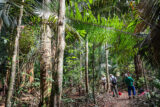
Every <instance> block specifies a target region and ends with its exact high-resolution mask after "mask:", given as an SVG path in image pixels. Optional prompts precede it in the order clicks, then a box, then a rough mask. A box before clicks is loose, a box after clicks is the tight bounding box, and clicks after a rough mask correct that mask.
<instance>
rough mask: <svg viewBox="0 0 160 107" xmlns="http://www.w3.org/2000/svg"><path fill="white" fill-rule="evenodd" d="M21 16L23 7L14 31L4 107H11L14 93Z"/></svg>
mask: <svg viewBox="0 0 160 107" xmlns="http://www.w3.org/2000/svg"><path fill="white" fill-rule="evenodd" d="M22 2H24V0H22ZM22 16H23V5H21V6H20V14H19V19H18V25H17V29H16V30H17V34H16V38H15V45H14V53H13V57H12V71H11V76H10V83H9V90H8V95H7V99H6V107H11V99H12V95H13V91H14V84H15V78H16V59H17V52H18V44H19V37H20V32H21V22H22Z"/></svg>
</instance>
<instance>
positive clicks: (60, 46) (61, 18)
mask: <svg viewBox="0 0 160 107" xmlns="http://www.w3.org/2000/svg"><path fill="white" fill-rule="evenodd" d="M57 36H58V39H57V51H56V59H57V61H56V64H55V67H56V70H57V71H55V73H54V77H55V79H57V80H55V85H54V87H53V86H52V88H55V89H53V90H54V91H55V93H54V96H53V98H54V99H53V102H54V104H53V105H50V106H51V107H60V106H61V96H62V82H63V58H64V49H65V0H59V14H58V35H57Z"/></svg>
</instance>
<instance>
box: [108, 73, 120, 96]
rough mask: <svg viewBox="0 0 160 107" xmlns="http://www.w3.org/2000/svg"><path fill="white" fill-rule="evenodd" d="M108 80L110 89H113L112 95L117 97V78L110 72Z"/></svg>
mask: <svg viewBox="0 0 160 107" xmlns="http://www.w3.org/2000/svg"><path fill="white" fill-rule="evenodd" d="M110 82H111V89H112V91H113V97H115V96H117V97H119V93H118V88H117V78H116V77H115V76H113V75H112V74H110Z"/></svg>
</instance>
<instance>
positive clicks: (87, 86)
mask: <svg viewBox="0 0 160 107" xmlns="http://www.w3.org/2000/svg"><path fill="white" fill-rule="evenodd" d="M85 57H86V58H85V85H86V93H87V94H88V93H89V83H88V38H87V37H86V43H85Z"/></svg>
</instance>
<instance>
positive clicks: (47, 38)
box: [40, 0, 52, 106]
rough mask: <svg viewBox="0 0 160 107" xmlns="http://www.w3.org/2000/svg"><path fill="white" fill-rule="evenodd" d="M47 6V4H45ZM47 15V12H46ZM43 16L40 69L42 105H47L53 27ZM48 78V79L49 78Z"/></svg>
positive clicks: (44, 1)
mask: <svg viewBox="0 0 160 107" xmlns="http://www.w3.org/2000/svg"><path fill="white" fill-rule="evenodd" d="M49 3H50V0H43V5H48V4H49ZM43 8H45V6H43ZM44 15H45V14H44ZM44 17H46V16H42V20H43V21H42V27H41V30H42V34H41V58H40V69H41V82H40V86H41V88H40V92H41V96H40V97H41V99H40V106H47V105H48V104H49V96H50V92H49V88H51V87H49V86H50V84H49V83H50V82H49V81H48V80H49V79H48V78H50V77H51V75H49V73H50V72H51V64H52V63H51V36H52V32H51V28H50V27H49V25H47V19H45V18H44ZM47 79H48V80H47Z"/></svg>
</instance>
